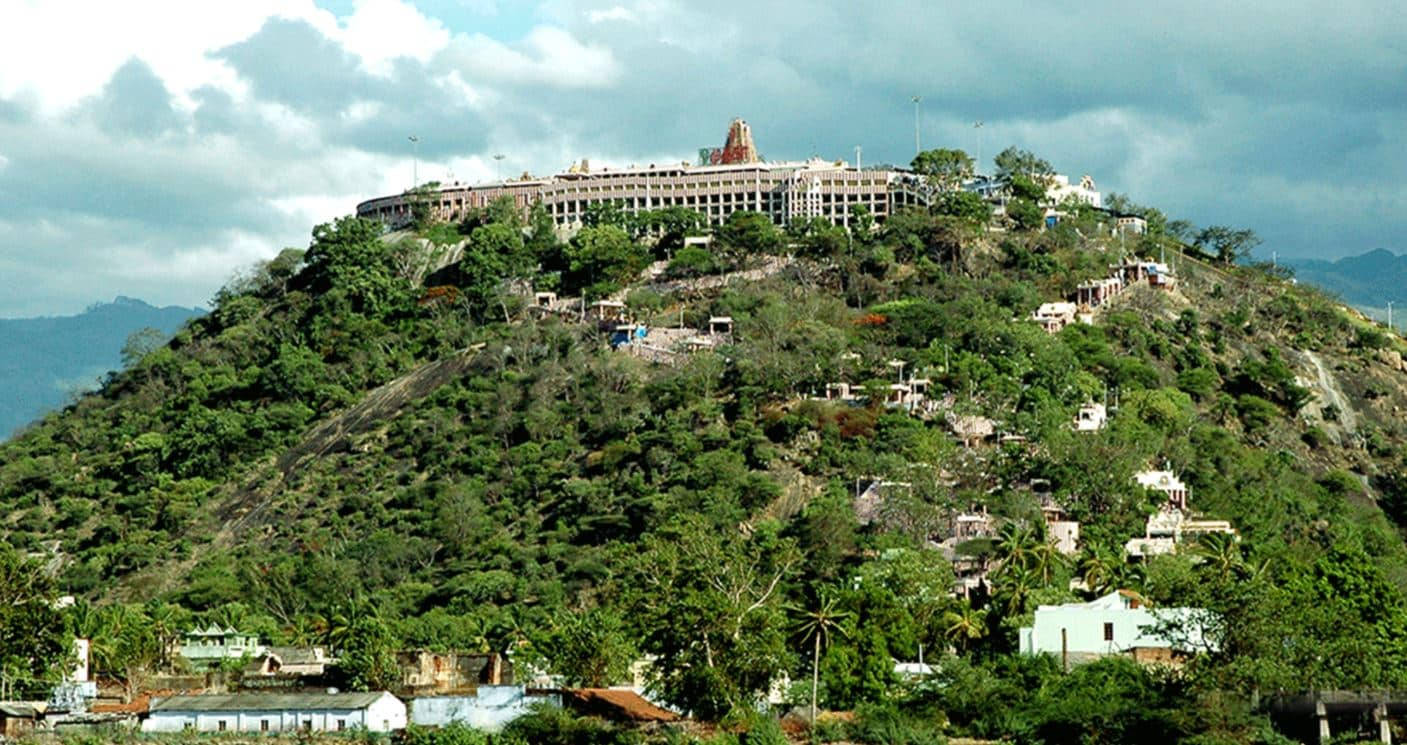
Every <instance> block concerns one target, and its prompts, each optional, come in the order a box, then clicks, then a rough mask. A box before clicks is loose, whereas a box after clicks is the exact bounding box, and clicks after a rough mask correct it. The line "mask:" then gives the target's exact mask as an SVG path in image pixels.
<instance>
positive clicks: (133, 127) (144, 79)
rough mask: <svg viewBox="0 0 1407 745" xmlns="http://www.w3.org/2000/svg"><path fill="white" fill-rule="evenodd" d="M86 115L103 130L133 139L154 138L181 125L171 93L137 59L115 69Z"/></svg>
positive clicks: (148, 68) (145, 65) (90, 103)
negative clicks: (172, 103) (172, 102)
mask: <svg viewBox="0 0 1407 745" xmlns="http://www.w3.org/2000/svg"><path fill="white" fill-rule="evenodd" d="M89 114H90V116H92V118H93V120H94V121H95V122H97V123H98V126H99V127H101V128H102V129H103V130H104V131H107V132H109V133H111V134H115V135H127V136H133V137H156V136H158V135H161V134H162V133H164V132H168V131H170V130H172V129H175V128H176V127H179V126H181V124H182V121H181V117H180V116H179V115H178V114H177V113H176V110H175V108H174V107H173V106H172V105H171V93H170V91H168V90H166V85H165V84H164V83H162V82H161V78H159V77H157V76H156V73H154V72H152V70H151V67H149V66H147V64H146V63H145V62H142V61H141V60H139V59H130V60H128V61H127V62H126V63H124V64H123V65H122V66H121V67H119V68H117V72H115V73H113V75H112V78H111V79H110V80H108V83H107V85H106V86H105V87H104V88H103V91H102V93H101V94H99V95H98V96H97V98H95V99H93V100H92V101H91V102H89Z"/></svg>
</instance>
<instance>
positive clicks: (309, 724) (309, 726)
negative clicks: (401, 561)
mask: <svg viewBox="0 0 1407 745" xmlns="http://www.w3.org/2000/svg"><path fill="white" fill-rule="evenodd" d="M303 731H304V732H312V731H313V720H311V719H304V720H303Z"/></svg>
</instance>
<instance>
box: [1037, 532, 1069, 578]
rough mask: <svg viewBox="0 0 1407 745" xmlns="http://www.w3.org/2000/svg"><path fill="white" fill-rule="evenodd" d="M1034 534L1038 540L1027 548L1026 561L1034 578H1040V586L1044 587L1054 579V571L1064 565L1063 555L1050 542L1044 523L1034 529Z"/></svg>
mask: <svg viewBox="0 0 1407 745" xmlns="http://www.w3.org/2000/svg"><path fill="white" fill-rule="evenodd" d="M1036 535H1037V537H1038V541H1037V542H1036V544H1035V545H1034V546H1032V547H1031V548H1030V550H1029V559H1028V563H1029V565H1030V568H1031V571H1032V572H1034V573H1035V575H1036V579H1038V580H1040V583H1041V586H1042V587H1046V586H1049V585H1050V583H1051V582H1052V581H1053V580H1054V579H1055V573H1056V571H1058V570H1059V569H1060V568H1061V567H1063V566H1064V565H1065V556H1064V554H1061V553H1060V550H1059V549H1057V548H1056V547H1055V544H1054V543H1052V542H1051V540H1050V536H1049V535H1048V534H1047V533H1046V531H1045V525H1044V523H1042V524H1041V528H1040V529H1038V530H1037V531H1036Z"/></svg>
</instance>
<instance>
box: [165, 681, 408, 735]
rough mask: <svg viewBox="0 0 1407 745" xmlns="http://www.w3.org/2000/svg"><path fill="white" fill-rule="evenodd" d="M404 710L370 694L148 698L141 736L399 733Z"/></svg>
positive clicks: (395, 702)
mask: <svg viewBox="0 0 1407 745" xmlns="http://www.w3.org/2000/svg"><path fill="white" fill-rule="evenodd" d="M405 726H406V707H405V704H404V703H401V700H400V699H398V698H396V697H395V696H392V695H391V694H389V693H387V692H385V691H381V692H373V693H280V694H265V693H237V694H230V695H223V696H169V697H166V698H153V699H152V701H151V708H150V713H149V714H148V716H147V720H146V721H145V722H143V723H142V731H143V732H186V731H193V732H231V733H233V732H251V733H261V734H264V733H267V734H273V733H276V732H345V731H350V730H357V729H363V730H367V731H370V732H392V731H395V730H401V729H405Z"/></svg>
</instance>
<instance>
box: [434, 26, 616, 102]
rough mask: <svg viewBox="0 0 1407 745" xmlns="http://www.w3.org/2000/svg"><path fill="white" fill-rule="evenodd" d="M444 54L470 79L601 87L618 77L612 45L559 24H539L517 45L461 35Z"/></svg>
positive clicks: (480, 35) (483, 37)
mask: <svg viewBox="0 0 1407 745" xmlns="http://www.w3.org/2000/svg"><path fill="white" fill-rule="evenodd" d="M445 57H446V59H447V61H448V63H449V64H450V65H452V66H453V67H455V68H457V69H458V70H459V71H460V72H461V74H462V75H464V76H465V77H466V78H470V79H487V80H489V81H493V82H498V83H509V84H517V85H521V84H527V83H531V84H536V85H546V86H552V87H559V88H603V87H606V86H609V85H611V84H612V83H614V82H615V81H616V79H617V78H618V77H619V76H620V65H619V64H618V63H617V62H616V58H615V55H614V54H613V53H612V52H611V49H610V48H609V47H605V46H600V45H594V44H585V43H582V42H581V41H579V40H578V39H577V38H576V37H575V36H573V35H572V34H571V33H570V32H568V31H566V30H564V29H561V28H557V27H555V26H537V27H535V28H533V29H532V30H531V31H529V32H528V35H527V37H526V38H524V39H523V40H522V42H521V43H519V44H516V45H513V46H509V45H507V44H504V43H503V42H500V41H497V40H494V39H490V38H489V37H487V36H484V35H483V34H474V35H472V36H457V37H455V39H454V41H453V42H451V43H450V46H449V48H448V49H446V50H445Z"/></svg>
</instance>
